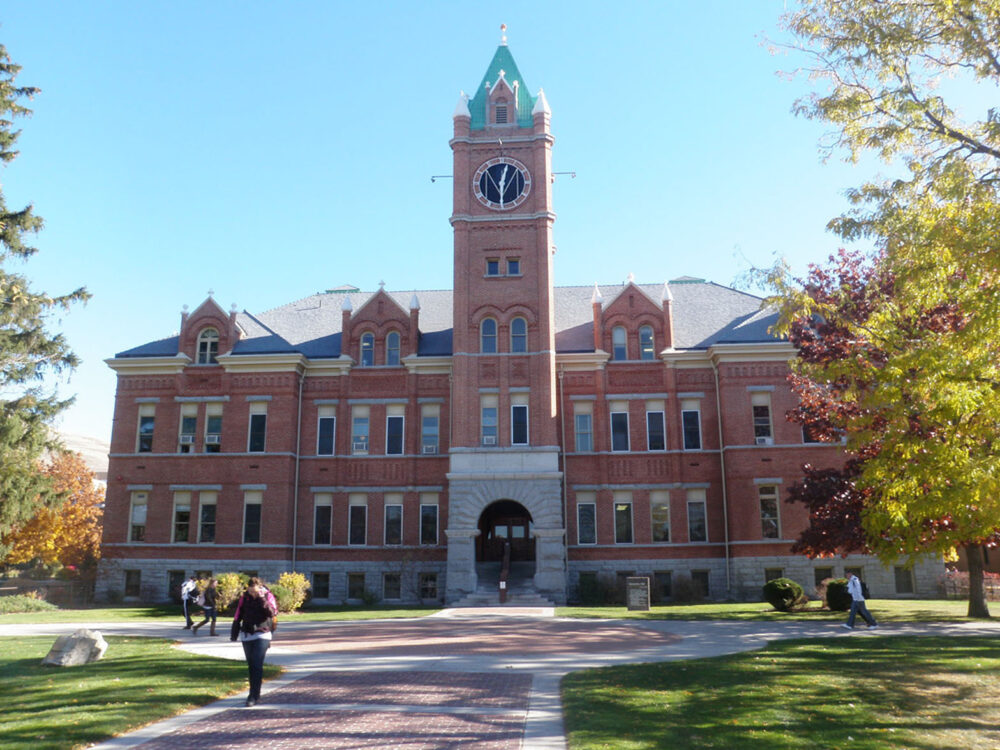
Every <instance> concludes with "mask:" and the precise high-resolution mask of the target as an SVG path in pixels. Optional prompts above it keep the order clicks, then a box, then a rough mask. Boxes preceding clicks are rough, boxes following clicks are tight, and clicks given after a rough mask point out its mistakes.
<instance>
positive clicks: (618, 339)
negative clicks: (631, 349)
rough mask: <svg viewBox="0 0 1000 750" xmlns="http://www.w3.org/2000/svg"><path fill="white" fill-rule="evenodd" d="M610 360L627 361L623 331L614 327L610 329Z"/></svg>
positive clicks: (618, 327) (626, 348)
mask: <svg viewBox="0 0 1000 750" xmlns="http://www.w3.org/2000/svg"><path fill="white" fill-rule="evenodd" d="M611 359H614V360H623V359H628V347H627V346H626V345H625V329H624V328H622V327H621V326H615V327H614V328H612V329H611Z"/></svg>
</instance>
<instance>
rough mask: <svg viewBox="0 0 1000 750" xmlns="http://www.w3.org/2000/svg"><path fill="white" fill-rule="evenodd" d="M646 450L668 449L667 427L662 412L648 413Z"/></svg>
mask: <svg viewBox="0 0 1000 750" xmlns="http://www.w3.org/2000/svg"><path fill="white" fill-rule="evenodd" d="M646 449H647V450H651V451H665V450H666V449H667V426H666V422H665V421H664V418H663V412H662V411H647V412H646Z"/></svg>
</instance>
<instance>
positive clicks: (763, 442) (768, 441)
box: [757, 437, 774, 445]
mask: <svg viewBox="0 0 1000 750" xmlns="http://www.w3.org/2000/svg"><path fill="white" fill-rule="evenodd" d="M773 442H774V440H772V439H771V438H769V437H758V438H757V445H771V444H772V443H773Z"/></svg>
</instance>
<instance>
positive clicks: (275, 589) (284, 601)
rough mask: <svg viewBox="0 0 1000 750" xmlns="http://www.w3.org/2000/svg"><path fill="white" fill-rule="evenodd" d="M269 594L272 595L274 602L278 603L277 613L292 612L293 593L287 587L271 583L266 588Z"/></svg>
mask: <svg viewBox="0 0 1000 750" xmlns="http://www.w3.org/2000/svg"><path fill="white" fill-rule="evenodd" d="M268 589H270V591H271V593H272V594H274V598H275V600H276V601H277V602H278V611H279V612H292V611H293V609H292V603H293V600H294V598H295V594H294V592H293V591H292V590H291V589H290V588H288V587H287V586H282V585H281V584H280V583H272V584H271V585H269V586H268Z"/></svg>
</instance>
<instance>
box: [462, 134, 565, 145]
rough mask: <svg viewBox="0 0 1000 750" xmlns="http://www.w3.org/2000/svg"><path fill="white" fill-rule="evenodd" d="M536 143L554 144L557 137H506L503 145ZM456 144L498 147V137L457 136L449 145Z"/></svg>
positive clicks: (535, 135) (492, 135) (549, 135)
mask: <svg viewBox="0 0 1000 750" xmlns="http://www.w3.org/2000/svg"><path fill="white" fill-rule="evenodd" d="M536 141H545V142H546V143H548V144H550V145H551V144H553V143H555V142H556V139H555V136H553V135H552V134H551V133H534V134H532V135H510V136H508V135H504V137H503V143H504V145H505V146H507V145H509V144H511V143H535V142H536ZM456 143H468V144H470V145H473V146H480V145H482V146H493V147H496V145H497V137H496V135H495V134H492V133H491V134H490V135H489V136H482V137H480V138H476V137H475V136H471V135H457V136H455V137H454V138H452V139H451V140H450V141H448V145H449V146H451V147H452V148H454V147H455V144H456Z"/></svg>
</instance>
